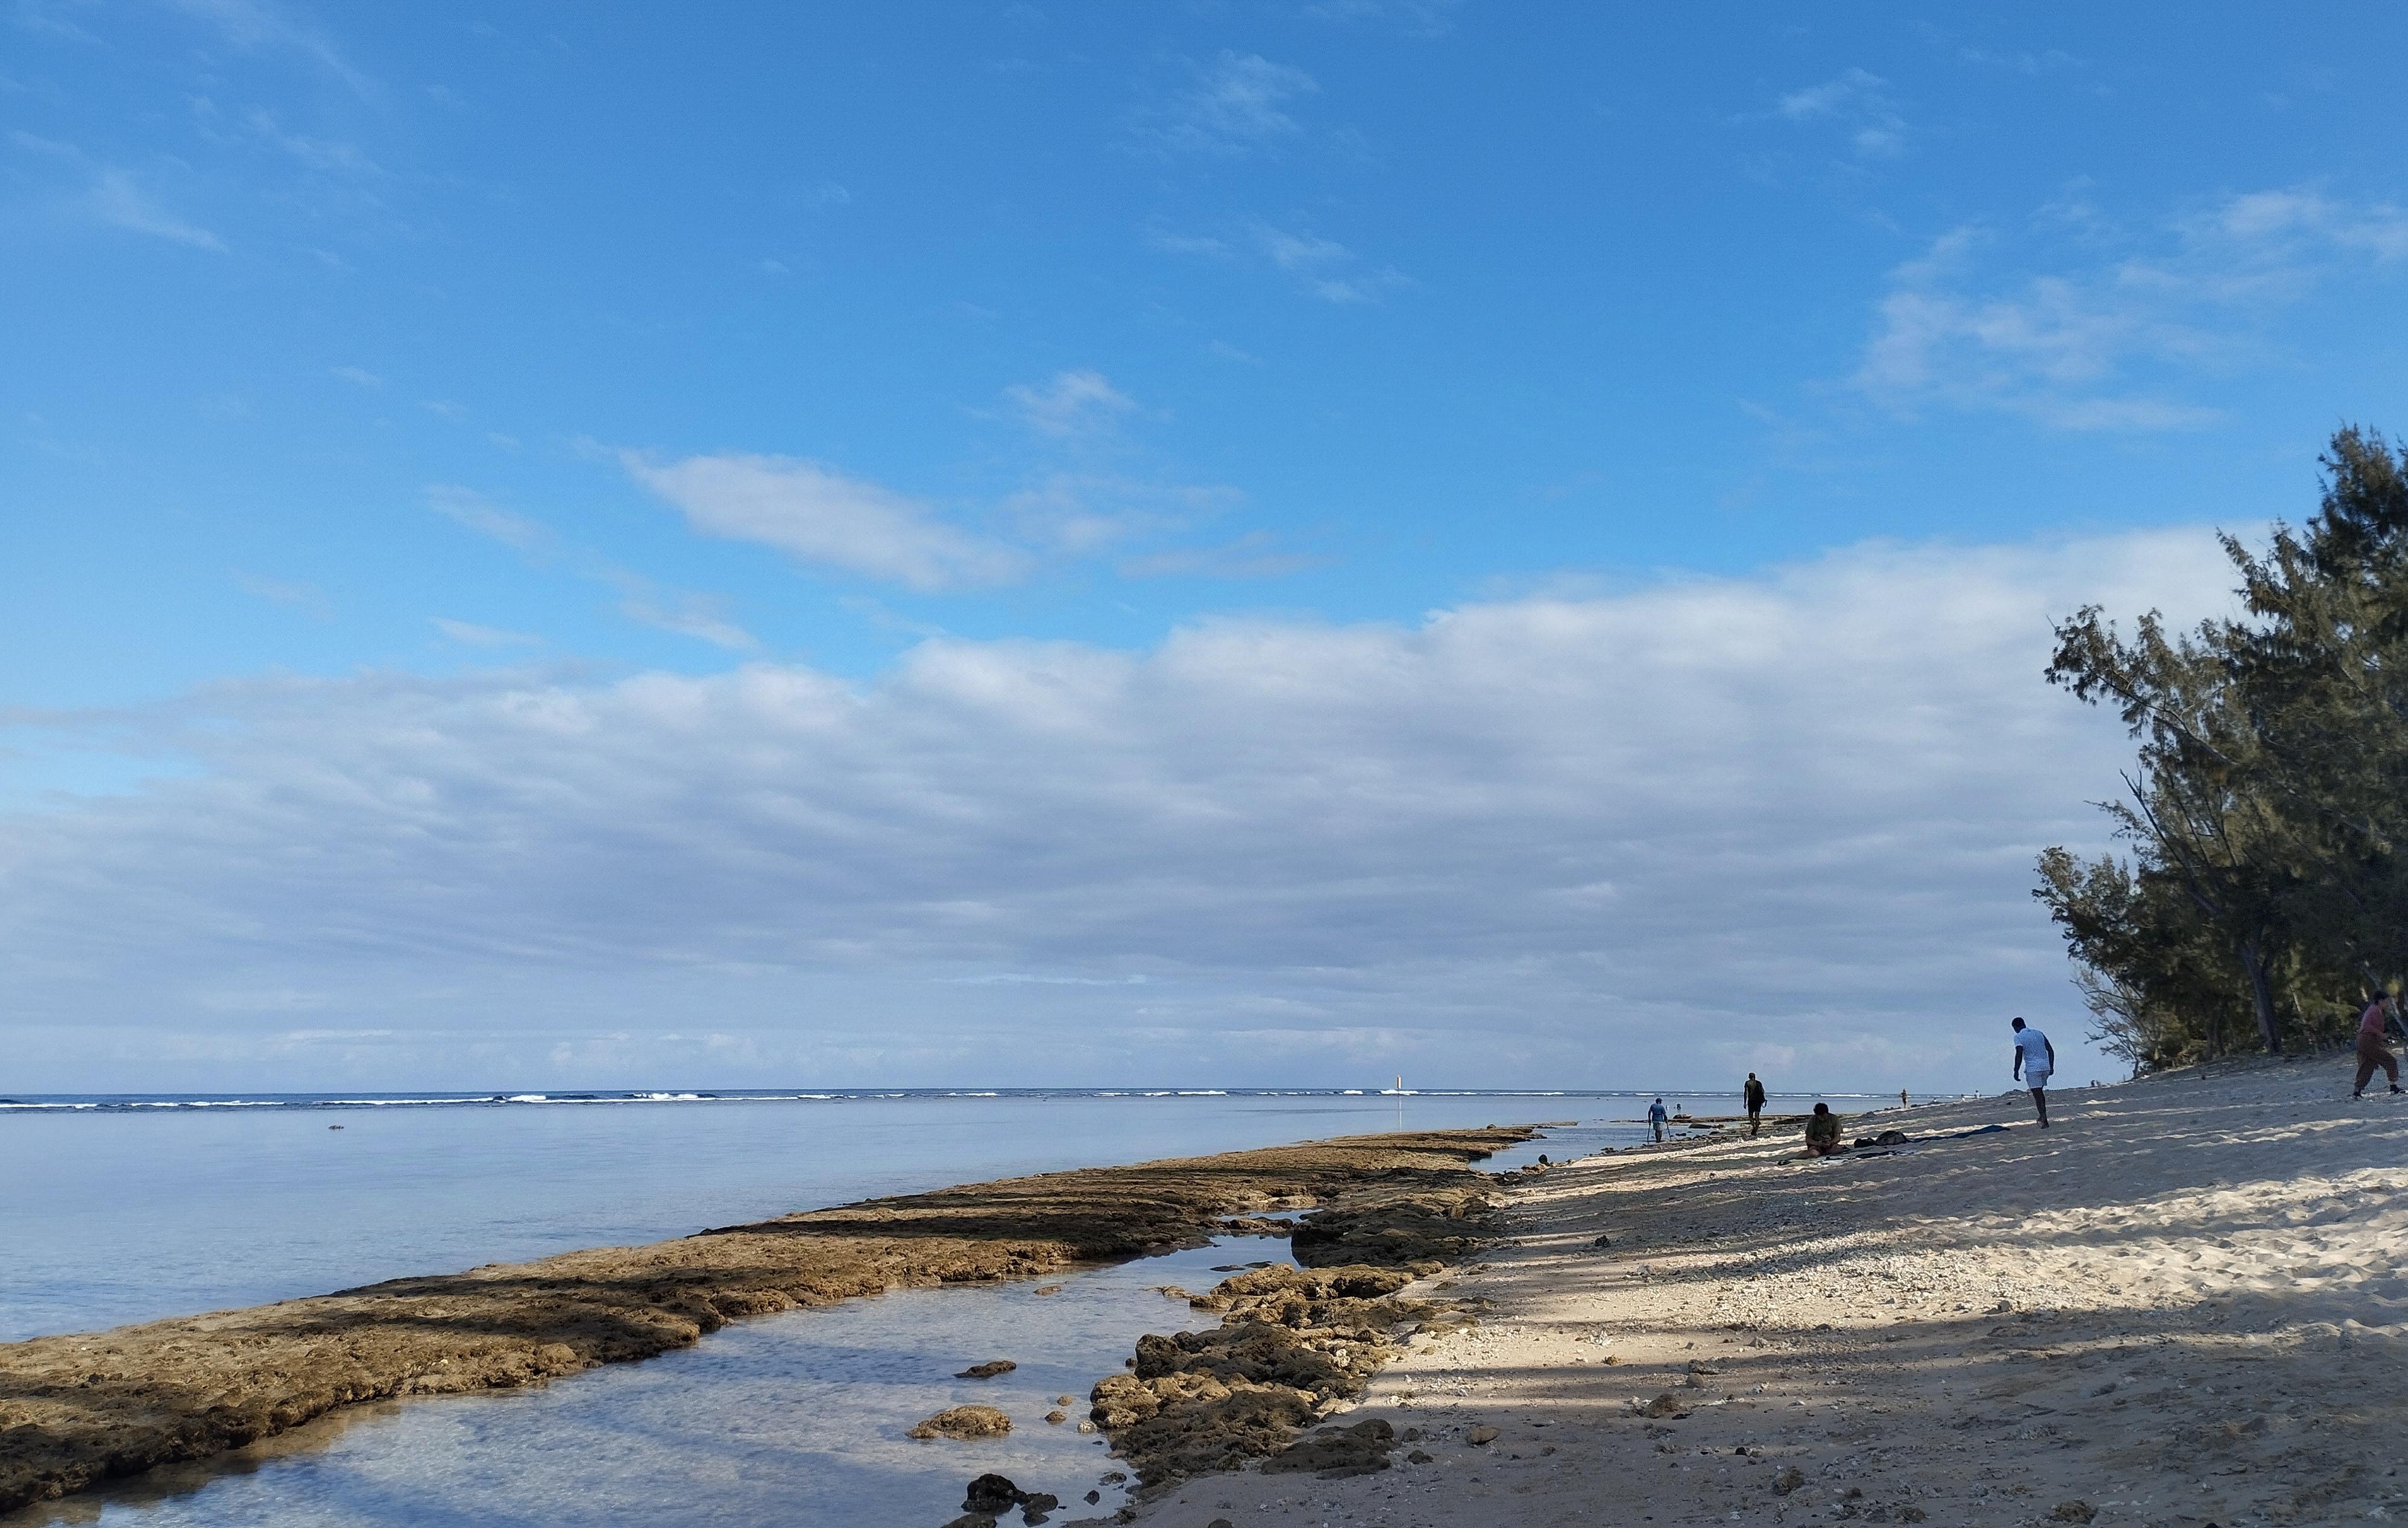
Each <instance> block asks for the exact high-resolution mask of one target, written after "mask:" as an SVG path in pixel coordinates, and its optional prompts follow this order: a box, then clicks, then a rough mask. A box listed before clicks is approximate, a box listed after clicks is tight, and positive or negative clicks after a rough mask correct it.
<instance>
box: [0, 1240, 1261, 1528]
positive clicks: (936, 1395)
mask: <svg viewBox="0 0 2408 1528" xmlns="http://www.w3.org/2000/svg"><path fill="white" fill-rule="evenodd" d="M1261 1260H1276V1261H1278V1262H1280V1263H1283V1264H1284V1263H1285V1262H1286V1261H1287V1259H1286V1245H1285V1244H1284V1243H1283V1242H1279V1241H1273V1240H1267V1239H1262V1238H1229V1239H1225V1240H1223V1241H1220V1242H1218V1243H1216V1244H1215V1245H1214V1246H1212V1247H1210V1248H1199V1249H1197V1250H1192V1251H1185V1252H1175V1253H1171V1254H1169V1255H1168V1256H1164V1257H1156V1258H1146V1259H1142V1260H1140V1261H1138V1262H1135V1263H1126V1264H1119V1265H1117V1266H1114V1267H1109V1268H1099V1269H1093V1270H1089V1271H1086V1272H1082V1273H1077V1274H1071V1275H1068V1276H1066V1277H1062V1278H1058V1279H1057V1280H1054V1281H1052V1282H1050V1283H1049V1282H1037V1281H1029V1282H1016V1283H1011V1284H1001V1285H996V1284H988V1285H977V1286H968V1287H962V1288H954V1289H933V1290H904V1291H898V1292H895V1293H892V1294H887V1295H883V1296H881V1297H879V1298H876V1299H870V1300H856V1301H853V1302H851V1303H849V1304H846V1305H842V1306H837V1307H831V1308H828V1309H825V1310H811V1311H796V1312H791V1313H789V1314H786V1315H783V1316H774V1317H769V1318H767V1319H765V1320H761V1321H745V1322H740V1323H738V1324H737V1325H735V1326H731V1327H728V1328H725V1329H724V1330H723V1331H720V1332H718V1333H715V1334H713V1335H710V1337H707V1338H705V1339H704V1340H703V1341H702V1342H701V1343H700V1344H699V1345H697V1346H696V1347H694V1348H691V1349H684V1350H682V1351H680V1352H674V1353H670V1354H667V1355H666V1356H664V1357H661V1358H656V1359H652V1360H651V1361H650V1362H647V1363H642V1364H617V1365H612V1366H610V1367H608V1368H603V1369H596V1370H593V1371H590V1372H588V1373H586V1374H582V1375H579V1376H577V1377H575V1378H569V1379H564V1380H560V1381H558V1382H556V1383H554V1384H553V1385H552V1386H551V1387H549V1388H547V1389H542V1390H527V1391H515V1392H503V1393H500V1394H495V1395H480V1396H442V1397H430V1398H426V1399H419V1400H410V1401H401V1402H393V1403H387V1404H384V1405H380V1406H376V1407H359V1408H355V1409H354V1410H352V1411H351V1412H349V1413H338V1414H337V1415H336V1416H334V1417H330V1418H328V1419H326V1420H325V1421H320V1422H316V1423H313V1424H311V1425H310V1426H308V1427H306V1428H302V1429H300V1430H299V1431H297V1432H295V1433H293V1434H289V1435H286V1436H284V1437H281V1438H278V1439H274V1440H271V1441H270V1442H268V1443H266V1444H263V1445H260V1446H258V1447H256V1448H253V1449H244V1450H242V1451H240V1452H238V1453H236V1454H233V1455H228V1456H223V1457H222V1458H220V1459H218V1460H215V1461H211V1462H208V1464H194V1465H190V1466H179V1467H178V1468H176V1469H174V1470H168V1471H162V1472H159V1473H158V1474H155V1475H152V1476H150V1477H147V1478H144V1479H142V1480H139V1481H136V1482H132V1483H129V1484H127V1485H123V1486H119V1487H114V1488H110V1489H108V1490H107V1491H103V1492H93V1493H92V1494H89V1495H85V1496H80V1497H76V1498H71V1499H70V1500H68V1501H65V1502H63V1503H57V1504H54V1505H52V1506H50V1507H41V1508H36V1509H34V1510H32V1511H30V1512H28V1513H27V1514H26V1515H25V1516H24V1517H23V1518H22V1519H20V1520H17V1521H20V1522H22V1523H25V1524H28V1525H30V1524H34V1523H42V1524H66V1523H77V1524H101V1525H104V1528H133V1525H136V1524H139V1525H140V1528H181V1525H186V1524H190V1525H195V1528H198V1525H209V1528H224V1525H230V1524H245V1525H250V1524H270V1523H272V1524H277V1525H279V1528H281V1525H286V1524H293V1525H315V1524H325V1525H330V1528H331V1525H335V1524H342V1525H345V1528H354V1525H356V1528H399V1525H402V1524H412V1525H423V1524H437V1523H441V1524H454V1523H457V1524H513V1525H517V1524H523V1525H526V1528H537V1525H542V1528H573V1525H579V1524H604V1523H608V1524H614V1525H616V1524H647V1525H649V1524H660V1525H663V1528H680V1525H687V1524H731V1525H732V1524H745V1525H752V1524H767V1523H776V1524H790V1525H793V1528H839V1525H842V1528H882V1525H886V1524H894V1525H896V1528H933V1525H934V1524H937V1523H941V1522H946V1521H950V1520H952V1519H953V1517H954V1516H955V1515H956V1514H958V1513H959V1512H960V1511H961V1501H962V1488H963V1487H964V1486H965V1485H966V1484H968V1481H969V1479H970V1478H971V1477H973V1476H975V1475H979V1474H981V1473H982V1472H984V1471H988V1470H994V1471H997V1472H1000V1473H1001V1474H1004V1475H1008V1476H1010V1477H1011V1478H1012V1479H1013V1480H1015V1481H1016V1482H1018V1483H1019V1484H1020V1486H1021V1487H1022V1488H1023V1489H1024V1490H1028V1491H1050V1492H1054V1494H1055V1495H1057V1496H1059V1497H1061V1498H1062V1502H1063V1509H1062V1510H1061V1511H1060V1512H1059V1513H1057V1514H1056V1515H1055V1517H1054V1521H1055V1522H1056V1523H1062V1522H1066V1521H1075V1520H1077V1519H1081V1518H1091V1517H1099V1516H1103V1515H1105V1514H1108V1513H1110V1512H1111V1511H1112V1510H1113V1509H1114V1508H1116V1507H1119V1506H1120V1505H1121V1501H1122V1496H1121V1494H1120V1491H1119V1489H1118V1488H1117V1487H1108V1486H1104V1485H1102V1477H1103V1475H1104V1474H1105V1473H1106V1472H1108V1471H1111V1470H1112V1469H1113V1468H1114V1467H1115V1465H1114V1462H1113V1461H1111V1459H1110V1458H1108V1457H1107V1456H1106V1452H1105V1448H1104V1445H1103V1442H1102V1440H1101V1439H1100V1438H1097V1437H1095V1436H1092V1435H1088V1436H1082V1435H1080V1434H1079V1432H1078V1431H1077V1422H1078V1421H1079V1420H1080V1419H1082V1418H1083V1417H1084V1416H1085V1415H1086V1410H1087V1403H1086V1394H1087V1392H1088V1390H1089V1388H1090V1387H1092V1386H1093V1385H1094V1384H1095V1382H1096V1381H1097V1379H1099V1378H1102V1377H1103V1376H1105V1375H1107V1374H1110V1373H1112V1372H1114V1371H1117V1370H1118V1369H1119V1368H1120V1367H1121V1364H1122V1361H1123V1360H1124V1359H1125V1358H1126V1357H1127V1356H1128V1355H1129V1353H1130V1351H1131V1349H1134V1348H1135V1346H1136V1343H1137V1338H1138V1337H1139V1336H1140V1335H1141V1334H1143V1333H1146V1332H1175V1331H1178V1330H1181V1329H1182V1328H1193V1327H1198V1326H1204V1325H1209V1324H1211V1321H1213V1320H1214V1318H1212V1317H1211V1316H1207V1315H1202V1314H1199V1313H1197V1312H1193V1311H1190V1310H1189V1309H1188V1308H1187V1305H1186V1302H1185V1301H1184V1300H1180V1299H1172V1298H1166V1297H1165V1296H1164V1295H1162V1294H1160V1293H1158V1292H1156V1291H1155V1286H1157V1285H1164V1284H1177V1285H1184V1286H1185V1287H1187V1288H1189V1289H1193V1290H1204V1289H1209V1288H1211V1285H1213V1284H1214V1283H1216V1282H1218V1281H1219V1280H1220V1279H1221V1278H1224V1277H1226V1275H1225V1274H1222V1273H1219V1272H1215V1271H1214V1268H1215V1265H1227V1264H1241V1263H1254V1262H1256V1261H1261ZM1057 1283H1058V1285H1059V1292H1056V1293H1054V1294H1050V1295H1048V1294H1039V1292H1038V1291H1039V1290H1041V1289H1047V1288H1052V1287H1054V1284H1057ZM995 1358H1008V1359H1011V1360H1013V1361H1015V1362H1016V1363H1017V1364H1019V1365H1020V1366H1019V1367H1018V1368H1017V1369H1015V1370H1013V1371H1012V1372H1011V1373H1010V1374H1007V1375H1003V1376H1001V1377H999V1378H994V1379H986V1380H977V1379H955V1378H952V1376H953V1374H954V1373H955V1372H956V1371H957V1370H960V1369H963V1368H967V1367H968V1366H969V1365H970V1364H977V1363H982V1362H984V1361H986V1360H988V1359H995ZM1063 1395H1069V1396H1072V1397H1075V1401H1074V1404H1073V1405H1071V1406H1069V1407H1063V1408H1062V1409H1064V1410H1066V1411H1068V1413H1069V1418H1070V1420H1069V1421H1066V1422H1063V1423H1060V1424H1058V1425H1048V1424H1047V1423H1046V1422H1045V1421H1044V1420H1043V1419H1044V1416H1045V1413H1046V1412H1047V1411H1048V1410H1051V1409H1054V1407H1055V1406H1056V1405H1057V1402H1058V1398H1059V1397H1061V1396H1063ZM969 1402H982V1403H984V1404H986V1405H989V1406H995V1407H1001V1408H1002V1409H1003V1410H1005V1411H1006V1412H1008V1413H1010V1414H1011V1421H1012V1431H1011V1435H1009V1436H1007V1437H1002V1438H996V1439H993V1440H989V1441H983V1442H977V1443H951V1442H934V1443H919V1442H913V1441H911V1440H910V1439H908V1438H906V1437H905V1436H904V1433H905V1431H906V1430H907V1429H908V1428H910V1426H911V1425H912V1424H913V1423H914V1422H916V1421H920V1420H921V1419H922V1418H924V1417H926V1416H928V1415H929V1414H931V1413H932V1412H936V1411H939V1410H941V1409H943V1408H944V1407H949V1406H958V1405H963V1404H966V1403H969ZM1090 1490H1097V1491H1099V1493H1100V1497H1101V1500H1100V1501H1099V1502H1098V1503H1097V1505H1095V1506H1092V1507H1091V1506H1089V1505H1088V1504H1087V1503H1086V1502H1085V1501H1084V1500H1083V1499H1082V1498H1083V1497H1084V1495H1085V1493H1086V1492H1088V1491H1090ZM1011 1521H1014V1522H1017V1521H1019V1520H1018V1519H1017V1518H1014V1519H1012V1520H1011Z"/></svg>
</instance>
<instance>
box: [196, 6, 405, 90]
mask: <svg viewBox="0 0 2408 1528" xmlns="http://www.w3.org/2000/svg"><path fill="white" fill-rule="evenodd" d="M168 4H170V5H171V6H172V7H174V8H175V9H177V10H179V11H182V12H183V13H184V14H186V15H188V16H191V17H193V18H194V19H195V20H197V21H202V22H205V23H206V24H208V26H209V27H210V28H212V29H213V30H214V31H215V32H216V33H217V35H218V36H221V37H222V38H223V39H224V40H225V41H226V42H227V43H229V44H231V45H232V46H234V47H236V48H238V49H241V50H245V51H282V52H289V53H291V54H293V55H294V56H295V57H298V58H301V59H303V60H305V61H307V62H308V63H309V64H313V65H315V66H316V67H317V68H319V69H321V70H322V71H323V72H325V73H326V74H328V75H331V76H332V77H334V78H335V79H338V80H340V81H342V83H343V84H344V86H345V87H346V88H348V89H349V90H350V91H351V93H353V94H354V95H357V96H360V97H361V98H363V99H366V98H369V97H371V96H373V95H374V94H375V93H376V83H375V81H373V80H371V79H368V77H367V76H366V75H365V74H362V73H361V72H360V71H359V70H358V69H356V68H354V67H352V65H351V60H350V59H349V58H348V57H346V56H345V55H344V53H343V50H341V49H340V48H338V47H337V46H336V44H335V41H334V39H333V38H332V37H330V36H327V35H326V33H325V31H324V30H323V29H322V28H321V27H319V26H318V25H317V24H316V23H315V22H314V21H309V20H308V19H307V18H305V17H303V16H301V15H299V14H297V13H295V12H294V11H293V10H290V9H287V8H285V7H279V6H274V5H270V4H267V3H266V0H168Z"/></svg>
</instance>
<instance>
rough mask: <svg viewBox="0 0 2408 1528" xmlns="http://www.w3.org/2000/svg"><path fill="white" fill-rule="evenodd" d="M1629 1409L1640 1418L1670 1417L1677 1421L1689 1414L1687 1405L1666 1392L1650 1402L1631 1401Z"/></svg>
mask: <svg viewBox="0 0 2408 1528" xmlns="http://www.w3.org/2000/svg"><path fill="white" fill-rule="evenodd" d="M1630 1409H1631V1410H1633V1411H1635V1412H1637V1413H1638V1414H1639V1415H1640V1416H1642V1417H1670V1418H1671V1419H1672V1420H1673V1421H1680V1420H1681V1419H1682V1418H1683V1417H1685V1416H1687V1415H1688V1414H1689V1404H1688V1403H1687V1402H1686V1401H1684V1400H1682V1399H1681V1398H1680V1397H1679V1396H1677V1395H1675V1394H1673V1393H1672V1392H1670V1391H1669V1390H1668V1391H1666V1392H1664V1393H1663V1394H1661V1395H1658V1396H1656V1398H1655V1399H1654V1400H1652V1401H1641V1400H1637V1399H1633V1400H1632V1401H1631V1403H1630Z"/></svg>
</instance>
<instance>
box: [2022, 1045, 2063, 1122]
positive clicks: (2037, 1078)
mask: <svg viewBox="0 0 2408 1528" xmlns="http://www.w3.org/2000/svg"><path fill="white" fill-rule="evenodd" d="M2056 1070H2057V1047H2055V1046H2053V1045H2051V1044H2049V1043H2048V1036H2047V1035H2043V1034H2042V1033H2041V1032H2040V1031H2039V1030H2036V1029H2033V1028H2032V1027H2031V1026H2029V1025H2028V1024H2026V1023H2025V1022H2024V1021H2022V1020H2021V1019H2017V1020H2016V1021H2015V1071H2014V1075H2015V1078H2016V1079H2017V1080H2018V1081H2020V1082H2021V1083H2023V1085H2024V1086H2025V1087H2027V1088H2029V1089H2030V1090H2031V1095H2032V1107H2034V1108H2036V1109H2038V1110H2040V1127H2041V1128H2042V1130H2046V1129H2047V1128H2048V1077H2049V1074H2050V1073H2051V1072H2054V1071H2056Z"/></svg>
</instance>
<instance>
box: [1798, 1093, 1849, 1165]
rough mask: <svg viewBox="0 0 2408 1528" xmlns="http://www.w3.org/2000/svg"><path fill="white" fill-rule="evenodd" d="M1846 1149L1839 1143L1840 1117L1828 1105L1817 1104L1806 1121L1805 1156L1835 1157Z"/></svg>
mask: <svg viewBox="0 0 2408 1528" xmlns="http://www.w3.org/2000/svg"><path fill="white" fill-rule="evenodd" d="M1844 1150H1847V1148H1846V1147H1845V1146H1843V1145H1842V1144H1841V1141H1840V1117H1839V1116H1838V1115H1836V1114H1834V1113H1832V1112H1831V1106H1830V1105H1828V1104H1817V1105H1815V1106H1814V1112H1813V1114H1811V1115H1809V1116H1808V1117H1807V1120H1806V1154H1807V1155H1808V1156H1814V1157H1836V1156H1838V1155H1839V1154H1840V1153H1841V1152H1842V1151H1844Z"/></svg>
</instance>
